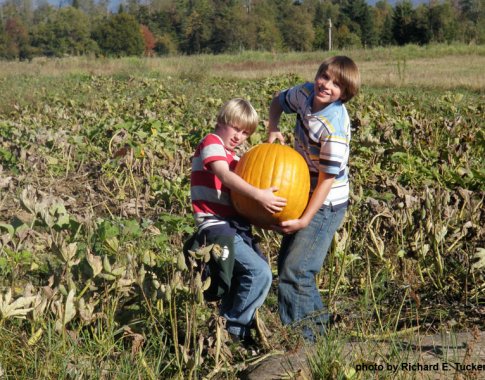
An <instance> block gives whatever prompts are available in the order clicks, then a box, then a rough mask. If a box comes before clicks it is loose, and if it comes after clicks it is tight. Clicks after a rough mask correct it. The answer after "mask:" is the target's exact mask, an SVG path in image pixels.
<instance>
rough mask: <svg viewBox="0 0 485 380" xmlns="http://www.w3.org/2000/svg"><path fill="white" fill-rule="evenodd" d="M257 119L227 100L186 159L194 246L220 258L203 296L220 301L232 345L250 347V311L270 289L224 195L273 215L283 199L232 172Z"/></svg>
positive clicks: (246, 231)
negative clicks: (217, 251)
mask: <svg viewBox="0 0 485 380" xmlns="http://www.w3.org/2000/svg"><path fill="white" fill-rule="evenodd" d="M258 121H259V119H258V115H257V113H256V111H255V110H254V108H253V107H252V105H251V104H250V103H249V102H248V101H246V100H244V99H239V98H237V99H232V100H230V101H228V102H227V103H226V104H224V106H223V107H222V109H221V110H220V111H219V114H218V115H217V124H216V127H215V130H214V132H213V133H209V134H208V135H207V136H205V137H204V138H203V139H202V141H201V142H200V144H199V145H198V147H197V149H196V151H195V154H194V156H193V158H192V174H191V188H190V192H191V198H192V208H193V210H194V217H195V222H196V224H197V234H196V236H195V239H196V241H197V244H198V245H199V246H201V245H207V244H212V243H217V244H218V245H219V246H220V247H221V248H222V256H221V257H219V258H213V259H211V261H210V262H209V264H212V265H210V272H211V273H210V276H211V280H212V281H213V285H212V288H211V289H209V292H208V293H207V294H206V296H209V298H211V297H212V298H213V299H217V298H222V303H221V315H222V316H223V317H224V318H225V319H226V328H227V330H228V332H229V334H230V335H231V337H232V338H233V340H235V341H242V342H246V343H248V342H251V340H252V337H251V333H250V329H251V326H252V322H253V319H254V315H255V312H256V309H257V308H258V307H259V306H261V305H262V304H263V302H264V300H265V298H266V296H267V294H268V291H269V288H270V286H271V280H272V274H271V269H270V267H269V265H268V262H267V260H266V258H265V257H264V256H263V255H262V254H261V252H260V251H259V248H258V247H257V245H256V244H255V242H254V240H253V237H252V234H251V227H250V226H249V224H248V223H247V222H246V221H245V220H243V219H242V218H241V217H240V216H239V215H238V214H237V212H236V210H235V209H234V207H233V206H232V204H231V199H230V192H231V191H237V192H240V193H242V194H244V195H246V196H248V197H251V198H252V199H254V200H256V201H257V202H258V203H259V204H260V205H261V207H262V208H264V209H266V210H268V211H269V212H272V213H274V212H278V211H281V210H282V208H283V207H284V206H285V205H286V200H285V199H284V198H281V197H277V196H275V194H274V192H275V191H277V188H274V187H272V188H268V189H258V188H256V187H254V186H252V185H250V184H249V183H247V182H246V181H244V180H243V179H242V178H241V177H239V176H238V175H237V174H235V173H234V169H235V167H236V164H237V162H238V160H239V157H238V156H237V155H236V153H235V148H236V147H237V146H239V145H240V144H242V143H243V142H244V141H246V139H247V138H248V137H249V136H250V135H251V134H252V133H253V132H254V131H255V129H256V127H257V125H258Z"/></svg>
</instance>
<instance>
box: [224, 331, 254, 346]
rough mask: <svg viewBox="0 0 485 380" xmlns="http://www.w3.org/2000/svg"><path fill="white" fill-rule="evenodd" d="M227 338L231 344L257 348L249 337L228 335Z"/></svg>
mask: <svg viewBox="0 0 485 380" xmlns="http://www.w3.org/2000/svg"><path fill="white" fill-rule="evenodd" d="M229 337H230V338H231V341H232V342H233V343H238V344H241V345H243V346H244V347H246V348H250V347H256V346H258V342H256V340H255V339H254V338H253V337H252V336H251V335H245V336H239V335H235V334H231V333H229Z"/></svg>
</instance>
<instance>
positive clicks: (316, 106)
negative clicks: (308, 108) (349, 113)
mask: <svg viewBox="0 0 485 380" xmlns="http://www.w3.org/2000/svg"><path fill="white" fill-rule="evenodd" d="M339 101H340V99H339V100H336V101H335V102H339ZM335 102H331V103H324V104H321V103H318V102H315V99H313V103H312V112H313V113H315V112H320V111H322V110H323V109H325V108H327V107H328V106H329V105H331V104H333V103H335Z"/></svg>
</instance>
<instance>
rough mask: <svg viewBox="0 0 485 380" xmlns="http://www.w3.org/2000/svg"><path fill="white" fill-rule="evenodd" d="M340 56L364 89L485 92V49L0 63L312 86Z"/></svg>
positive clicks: (44, 70)
mask: <svg viewBox="0 0 485 380" xmlns="http://www.w3.org/2000/svg"><path fill="white" fill-rule="evenodd" d="M335 54H345V55H349V56H350V57H352V58H353V59H354V60H355V61H356V62H357V63H358V65H359V67H360V69H361V72H362V78H363V84H364V86H370V87H373V86H378V87H392V86H399V87H401V86H411V87H414V86H418V87H426V88H430V89H433V88H436V89H452V88H457V87H461V88H466V89H469V90H474V91H483V90H484V89H485V72H484V70H483V68H484V67H485V46H465V45H456V46H455V45H451V46H449V45H437V46H431V47H418V46H414V45H410V46H407V47H404V48H396V47H392V48H388V49H386V48H378V49H373V50H362V49H361V50H352V51H332V52H326V51H320V52H312V53H274V54H273V53H268V52H242V53H240V54H232V55H229V54H226V55H219V56H214V55H199V56H177V57H165V58H122V59H102V58H101V59H94V58H88V57H80V58H64V59H46V58H38V59H35V60H34V61H33V62H22V63H18V62H0V79H1V78H10V79H11V78H12V77H16V76H18V75H27V76H30V75H35V76H54V77H57V76H62V75H75V74H92V75H132V76H158V75H177V76H180V77H182V78H183V77H184V76H185V77H188V78H197V79H201V78H203V77H214V76H215V77H224V78H232V79H260V78H264V77H268V76H278V75H284V74H287V73H293V74H297V75H299V76H300V77H302V78H305V79H309V80H311V79H312V77H313V75H314V72H315V70H316V68H317V67H318V64H319V63H320V62H321V61H322V60H323V59H324V58H326V57H328V56H330V55H335ZM0 85H1V82H0Z"/></svg>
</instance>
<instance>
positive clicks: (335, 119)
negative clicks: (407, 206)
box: [279, 82, 350, 208]
mask: <svg viewBox="0 0 485 380" xmlns="http://www.w3.org/2000/svg"><path fill="white" fill-rule="evenodd" d="M313 95H314V87H313V83H310V82H308V83H305V84H302V85H298V86H295V87H292V88H289V89H287V90H284V91H282V92H281V93H280V95H279V102H280V105H281V107H282V108H283V111H284V112H285V113H296V114H297V115H296V126H295V149H296V150H297V151H298V152H299V153H300V154H301V155H302V156H303V158H305V160H306V162H307V164H308V167H309V169H310V176H311V180H312V184H311V190H312V191H313V190H314V189H315V187H316V184H317V181H318V174H319V172H324V173H328V174H334V175H335V176H336V177H335V181H334V182H333V185H332V189H331V190H330V193H329V194H328V196H327V199H326V200H325V202H324V204H325V205H327V206H332V207H333V208H340V207H344V206H347V204H348V200H349V170H348V161H349V147H350V146H349V145H350V119H349V115H348V113H347V109H346V108H345V105H344V104H343V103H342V102H341V101H340V100H339V101H336V102H333V103H331V104H329V105H328V106H326V107H325V108H324V109H322V110H320V111H318V112H315V113H313V112H312V103H313Z"/></svg>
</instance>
